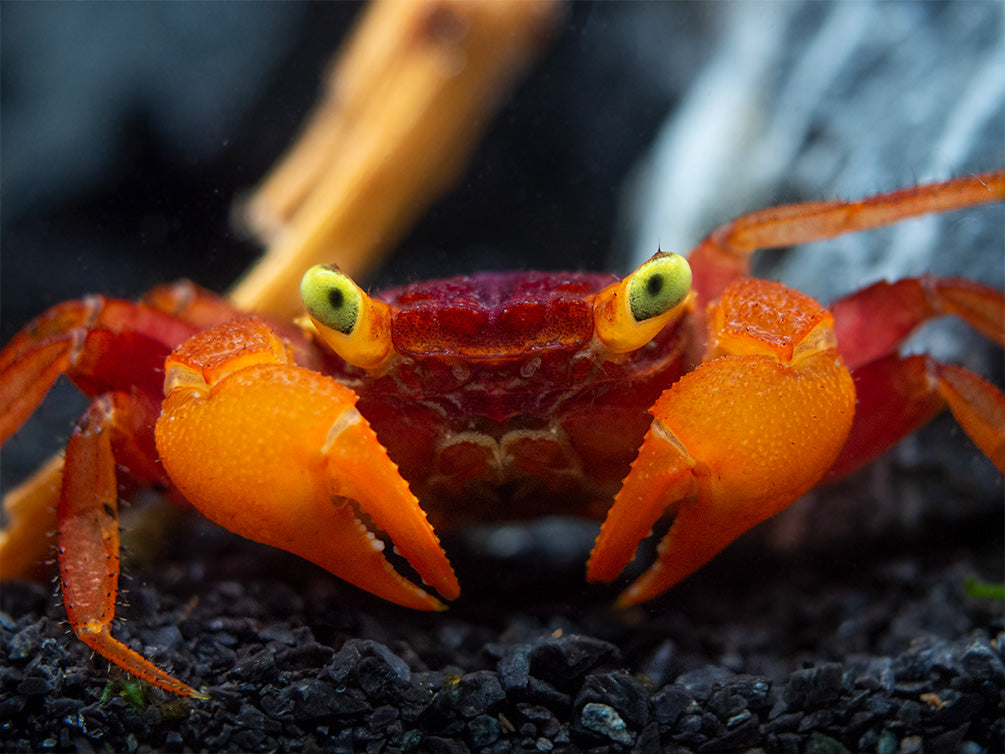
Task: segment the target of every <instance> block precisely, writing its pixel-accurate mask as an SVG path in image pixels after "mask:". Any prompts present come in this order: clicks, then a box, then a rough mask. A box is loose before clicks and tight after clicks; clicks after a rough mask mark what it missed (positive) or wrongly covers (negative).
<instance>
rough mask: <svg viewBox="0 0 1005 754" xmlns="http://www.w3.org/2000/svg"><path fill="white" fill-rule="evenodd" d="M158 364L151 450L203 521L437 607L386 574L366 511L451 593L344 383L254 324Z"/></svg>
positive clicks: (445, 572) (455, 589) (413, 602)
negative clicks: (300, 359)
mask: <svg viewBox="0 0 1005 754" xmlns="http://www.w3.org/2000/svg"><path fill="white" fill-rule="evenodd" d="M166 372H167V376H166V381H165V391H166V392H167V397H166V399H165V401H164V406H163V411H162V414H161V417H160V419H159V420H158V422H157V430H156V439H157V448H158V452H159V454H160V457H161V459H162V461H163V463H164V467H165V469H166V470H167V472H168V475H169V476H170V477H171V481H172V483H173V484H174V485H175V486H176V487H177V488H178V489H179V490H180V491H181V493H182V494H183V495H184V496H185V497H186V498H187V499H188V500H189V501H190V502H191V503H192V504H193V505H194V506H195V507H196V508H198V509H199V510H200V511H201V512H202V513H203V514H204V515H205V516H206V517H207V518H209V519H211V520H213V521H215V522H217V523H219V524H220V525H222V526H224V527H226V528H227V529H229V530H230V531H233V532H235V533H238V534H241V535H242V536H244V537H247V538H249V539H253V540H255V541H258V542H262V543H265V544H269V545H273V546H276V547H280V548H282V549H284V550H287V551H289V552H293V553H295V554H297V555H300V556H301V557H303V558H305V559H307V560H310V561H311V562H313V563H316V564H317V565H320V566H321V567H322V568H325V569H326V570H328V571H330V572H331V573H333V574H335V575H336V576H339V577H340V578H343V579H345V580H346V581H349V582H351V583H353V584H355V585H356V586H359V587H361V588H363V589H366V590H367V591H370V592H372V593H373V594H376V595H378V596H380V597H383V598H384V599H387V600H390V601H392V602H396V603H398V604H401V605H405V606H407V607H412V608H418V609H425V610H435V609H442V608H443V604H442V603H441V602H440V601H439V600H438V599H436V597H434V596H433V595H431V594H429V593H428V592H426V591H425V590H423V589H422V588H420V587H419V586H417V585H415V584H413V583H412V582H410V581H408V580H407V579H405V578H404V577H403V576H401V575H400V574H398V573H397V572H396V571H395V570H394V568H393V567H392V565H391V564H390V563H389V562H388V561H387V559H386V558H385V557H384V554H383V552H382V551H383V549H384V543H383V541H382V540H381V539H379V537H378V536H377V533H376V532H373V531H371V530H370V529H369V528H368V526H367V524H366V523H364V521H365V520H366V519H367V518H369V520H370V521H372V523H373V524H375V525H376V527H377V528H379V529H380V530H382V531H383V532H384V533H385V534H386V535H387V537H388V538H389V539H390V540H391V541H392V542H393V544H394V547H395V549H396V550H397V551H398V552H399V553H401V555H403V556H404V557H405V558H406V559H407V560H408V561H409V563H411V565H412V566H413V567H414V568H415V570H416V571H417V572H418V574H419V575H420V576H421V577H422V578H423V579H424V581H425V582H426V583H428V584H429V585H430V586H432V587H433V588H434V589H436V590H437V591H438V592H439V593H440V594H441V595H443V596H444V597H445V598H447V599H454V598H456V597H457V596H458V594H459V592H460V587H459V586H458V583H457V579H456V577H455V576H454V573H453V570H452V568H451V567H450V563H449V562H448V561H447V557H446V555H445V553H444V552H443V549H442V548H441V547H440V544H439V541H438V539H437V537H436V535H435V534H434V532H433V529H432V526H431V525H430V524H429V522H428V521H427V520H426V516H425V514H424V513H423V511H422V509H421V508H420V507H419V505H418V501H417V500H416V499H415V497H414V495H412V493H411V492H410V490H409V489H408V484H407V483H406V482H405V480H404V479H402V478H401V475H400V474H399V473H398V470H397V466H395V464H394V463H393V462H392V461H391V460H390V458H388V456H387V452H386V451H385V449H384V448H383V446H382V445H381V444H380V442H378V440H377V437H376V434H375V433H374V431H373V429H372V428H371V427H370V425H369V423H368V422H367V421H366V419H364V418H363V416H362V415H361V414H360V413H359V412H358V411H357V410H356V408H355V402H356V395H355V393H354V392H353V391H352V390H350V389H349V388H347V387H345V386H343V385H340V384H339V383H337V382H335V381H334V380H332V379H331V378H329V377H325V376H323V375H321V374H318V373H317V372H313V371H311V370H308V369H304V368H301V367H298V366H296V365H295V364H293V363H291V359H290V358H289V354H288V353H287V350H286V347H285V345H284V344H283V341H282V340H281V339H280V338H279V337H278V336H276V335H275V334H274V333H273V332H272V331H271V330H270V329H269V328H268V327H267V326H266V325H265V324H264V323H262V322H260V321H258V320H253V319H248V320H243V321H238V322H234V323H231V324H228V325H224V326H222V327H218V328H216V329H214V330H209V331H206V332H203V333H200V334H199V335H197V336H195V337H193V338H192V339H191V340H189V341H188V342H187V343H185V344H183V345H182V346H181V347H180V348H179V349H177V350H176V351H175V352H174V353H173V354H172V355H171V357H170V358H169V359H168V361H167V364H166Z"/></svg>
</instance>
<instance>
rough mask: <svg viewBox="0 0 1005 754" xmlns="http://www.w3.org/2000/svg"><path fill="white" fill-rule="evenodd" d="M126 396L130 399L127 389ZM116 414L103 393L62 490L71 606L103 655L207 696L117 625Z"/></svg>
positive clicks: (170, 686) (70, 451)
mask: <svg viewBox="0 0 1005 754" xmlns="http://www.w3.org/2000/svg"><path fill="white" fill-rule="evenodd" d="M119 400H120V401H125V402H126V403H128V402H129V399H128V398H126V397H124V396H119ZM126 408H127V409H128V406H127V407H126ZM115 414H116V407H115V406H114V404H113V402H112V400H110V399H108V398H99V399H97V400H95V401H94V402H93V403H92V404H91V407H90V408H89V409H88V411H87V413H86V414H85V415H84V418H83V419H82V420H81V422H80V424H79V425H78V426H77V429H76V430H75V431H74V433H73V435H72V436H71V438H70V441H69V443H68V444H67V447H66V466H65V473H64V474H63V488H62V492H61V494H60V498H59V567H60V576H61V580H62V587H63V601H64V603H65V605H66V614H67V616H68V617H69V619H70V625H71V626H72V627H73V631H74V633H75V634H76V635H77V637H78V638H79V639H80V640H81V641H83V642H84V643H85V644H87V645H88V646H89V647H91V648H92V649H94V650H95V651H96V652H98V654H100V655H101V656H102V657H105V658H106V659H108V660H110V661H112V662H114V663H115V664H116V665H118V666H119V667H122V668H124V669H125V670H127V671H129V672H130V673H132V674H133V675H135V676H137V677H139V678H142V679H144V680H146V681H149V682H150V683H153V684H154V685H156V686H159V687H161V688H162V689H165V690H167V691H171V692H173V693H175V694H181V695H183V696H194V697H198V698H205V697H204V696H203V695H202V694H200V693H199V692H198V691H196V690H195V689H193V688H190V687H189V686H186V685H185V684H184V683H182V682H181V681H179V680H177V679H176V678H173V677H172V676H170V675H168V674H167V673H165V672H164V671H163V670H161V669H160V668H158V667H157V666H156V665H154V664H153V663H151V662H150V661H149V660H147V659H146V658H144V657H143V656H142V655H140V654H139V653H137V652H135V651H133V650H132V649H130V648H129V647H127V646H126V645H125V644H123V643H122V642H120V641H118V640H117V639H115V638H114V637H113V636H112V633H111V623H112V618H113V617H114V616H115V597H116V595H117V593H118V581H119V514H118V493H117V485H116V479H115V456H114V454H113V451H112V441H113V432H112V430H113V428H114V423H115Z"/></svg>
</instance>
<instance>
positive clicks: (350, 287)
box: [300, 264, 363, 335]
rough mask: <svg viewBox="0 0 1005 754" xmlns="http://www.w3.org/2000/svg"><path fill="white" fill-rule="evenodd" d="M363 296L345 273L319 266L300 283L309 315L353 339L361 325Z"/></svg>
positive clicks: (323, 265)
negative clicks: (350, 335) (359, 324)
mask: <svg viewBox="0 0 1005 754" xmlns="http://www.w3.org/2000/svg"><path fill="white" fill-rule="evenodd" d="M362 297H363V292H362V291H361V290H360V289H359V288H357V287H356V284H355V283H354V282H352V280H350V279H349V276H348V275H346V274H345V273H344V272H342V271H341V270H337V269H335V268H333V267H329V266H328V265H326V264H316V265H314V266H313V267H311V268H310V269H309V270H307V272H305V273H304V276H303V278H302V279H301V281H300V298H301V300H302V301H303V302H304V307H305V308H306V309H307V313H308V314H310V315H311V317H312V318H313V319H315V320H316V321H318V322H320V323H321V324H322V325H324V326H325V327H328V328H331V329H332V330H335V331H336V332H340V333H342V334H343V335H349V334H351V333H352V331H353V330H354V329H355V328H356V324H357V322H359V308H360V301H361V300H362Z"/></svg>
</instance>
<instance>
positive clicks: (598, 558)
mask: <svg viewBox="0 0 1005 754" xmlns="http://www.w3.org/2000/svg"><path fill="white" fill-rule="evenodd" d="M710 331H711V332H710V340H711V341H712V344H711V345H710V349H711V351H712V353H711V355H712V356H715V357H716V358H712V359H711V360H709V361H706V362H705V363H704V364H702V365H701V366H699V367H698V368H697V369H696V370H695V371H693V372H691V373H690V374H687V375H685V376H684V377H683V378H681V379H680V380H679V381H678V382H677V383H675V384H674V385H673V387H671V388H670V389H669V390H666V391H665V392H664V393H663V395H662V396H660V398H659V399H658V400H657V401H656V403H655V405H654V406H653V408H652V409H651V413H652V414H653V423H652V425H651V426H650V429H649V431H648V432H647V433H646V436H645V439H644V440H643V443H642V446H641V448H640V450H639V455H638V457H637V458H636V460H635V462H634V463H633V464H632V469H631V471H630V473H629V474H628V476H627V477H626V478H625V480H624V482H623V483H622V488H621V491H620V492H619V493H618V495H617V496H616V497H615V500H614V505H613V506H612V508H611V510H610V511H609V513H608V516H607V520H606V521H605V522H604V525H603V527H602V528H601V531H600V535H599V536H598V538H597V542H596V545H595V546H594V549H593V552H592V553H591V555H590V560H589V563H588V565H587V578H588V579H589V580H591V581H610V580H612V579H614V578H615V577H616V576H617V574H618V573H620V571H621V570H622V568H623V567H624V566H625V565H626V564H627V563H628V562H629V560H631V558H632V555H633V553H634V552H635V548H636V546H637V545H638V543H639V542H640V541H641V540H642V538H643V537H645V536H647V534H648V533H649V531H650V530H651V528H652V526H653V525H654V524H655V523H656V521H657V520H658V519H659V518H660V517H662V516H663V515H664V514H665V513H666V512H667V511H673V510H675V509H676V517H675V519H674V522H673V525H672V526H671V528H670V531H669V532H668V533H667V535H666V537H664V539H663V541H662V542H660V545H659V556H658V559H657V562H656V563H655V564H653V565H652V566H651V567H650V568H649V570H648V571H646V572H645V573H644V574H643V575H642V576H641V577H640V578H639V579H638V580H637V581H636V582H635V583H634V584H632V585H631V586H630V587H629V588H628V590H627V591H625V592H624V593H623V594H622V595H621V597H620V598H619V603H620V604H622V605H627V604H634V603H637V602H642V601H644V600H647V599H650V598H652V597H654V596H656V595H657V594H660V593H661V592H663V591H664V590H666V589H668V588H669V587H671V586H673V585H674V584H676V583H677V582H678V581H680V580H681V579H683V578H685V577H686V576H688V575H689V574H691V573H692V572H693V571H695V570H697V569H698V568H699V567H701V566H702V565H704V564H705V563H706V562H708V561H709V560H710V559H711V558H712V557H713V556H714V555H715V554H716V553H718V552H719V551H720V550H722V549H723V548H724V547H726V545H728V544H729V543H730V542H732V541H733V540H734V539H736V537H738V536H739V535H740V534H742V533H743V532H745V531H747V530H748V529H750V528H751V527H753V526H755V525H756V524H758V523H760V522H761V521H763V520H765V519H766V518H769V517H770V516H773V515H774V514H775V513H777V512H779V511H780V510H782V509H783V508H785V507H786V506H788V505H789V504H790V503H792V502H793V501H795V500H796V499H797V498H799V497H800V496H801V495H802V494H803V493H805V492H806V491H807V490H808V489H810V488H811V487H812V486H813V485H814V484H815V483H816V482H817V480H818V479H819V478H820V477H821V475H822V474H823V473H824V472H825V471H826V470H827V469H828V468H829V467H830V466H831V464H833V462H834V459H835V458H836V457H837V455H838V453H839V452H840V450H841V447H842V445H844V442H845V438H846V437H847V434H848V430H849V428H850V426H851V421H852V416H853V415H854V411H855V392H854V387H853V385H852V380H851V377H850V375H849V374H848V371H847V369H846V368H845V366H844V364H843V363H842V361H841V358H840V356H839V355H838V354H837V352H836V350H835V348H834V337H833V332H832V329H831V317H830V315H829V314H828V313H827V312H826V311H825V310H823V309H821V308H820V306H819V304H817V303H816V302H815V301H813V300H812V299H810V298H809V297H808V296H804V295H803V294H800V293H797V292H796V291H790V290H788V289H786V288H785V287H784V286H781V285H778V284H775V283H768V282H767V281H758V280H747V281H744V282H741V283H738V284H735V285H733V286H731V287H730V288H729V289H727V291H726V292H725V293H724V294H723V298H722V301H721V303H720V304H719V306H717V307H715V308H714V310H713V313H712V315H711V324H710Z"/></svg>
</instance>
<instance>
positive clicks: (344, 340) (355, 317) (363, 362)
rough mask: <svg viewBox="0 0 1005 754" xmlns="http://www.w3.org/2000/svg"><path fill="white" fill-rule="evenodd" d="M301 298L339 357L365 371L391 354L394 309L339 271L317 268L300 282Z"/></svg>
mask: <svg viewBox="0 0 1005 754" xmlns="http://www.w3.org/2000/svg"><path fill="white" fill-rule="evenodd" d="M300 298H301V300H302V301H303V302H304V307H305V308H306V309H307V315H308V316H309V317H310V320H311V322H312V323H313V324H314V327H315V328H316V329H317V331H318V334H319V335H320V336H321V338H322V339H323V340H324V341H325V343H327V344H328V345H329V346H330V347H331V349H332V350H333V351H335V353H337V354H338V355H339V356H341V357H342V358H343V359H345V360H346V361H347V362H349V363H350V364H354V365H355V366H358V367H361V368H363V369H373V368H375V367H377V366H379V365H380V364H381V363H382V362H383V361H384V360H385V359H386V358H387V355H388V353H390V351H391V309H390V307H389V306H388V305H387V304H385V303H384V302H383V301H375V300H374V299H372V298H370V297H369V296H368V295H366V293H364V292H363V289H362V288H360V287H359V286H358V285H356V284H355V283H354V282H353V281H352V279H351V278H350V277H349V276H348V275H346V274H345V273H344V272H342V271H341V270H339V269H338V268H337V267H334V266H329V265H326V264H316V265H314V266H313V267H311V268H310V269H309V270H307V272H305V273H304V276H303V278H302V279H301V281H300Z"/></svg>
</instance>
